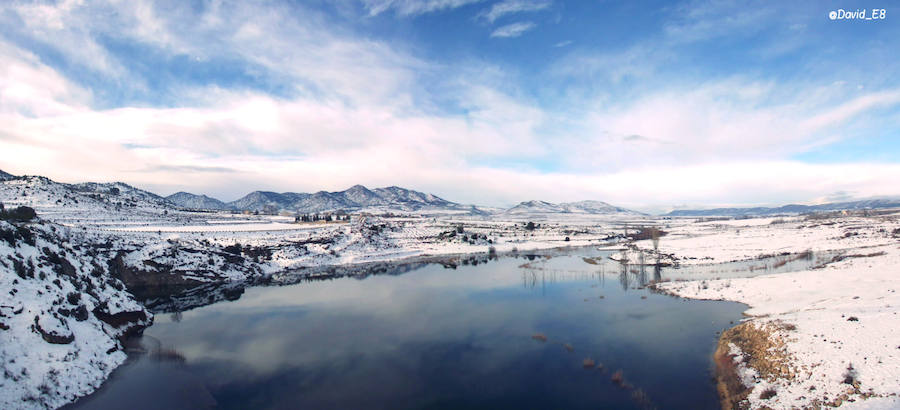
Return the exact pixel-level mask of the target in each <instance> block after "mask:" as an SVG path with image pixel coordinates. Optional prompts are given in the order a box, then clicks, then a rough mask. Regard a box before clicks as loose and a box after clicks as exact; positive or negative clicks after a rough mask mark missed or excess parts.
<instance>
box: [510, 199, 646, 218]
mask: <svg viewBox="0 0 900 410" xmlns="http://www.w3.org/2000/svg"><path fill="white" fill-rule="evenodd" d="M505 213H507V214H513V215H522V214H557V213H566V214H590V215H613V214H632V215H640V213H639V212H635V211H631V210H628V209H625V208H620V207H617V206H613V205H610V204H608V203H606V202H602V201H579V202H564V203H560V204H554V203H552V202H547V201H536V200H532V201H525V202H521V203H519V204H518V205H516V206H514V207H512V208H509V209H507V210H506V211H505Z"/></svg>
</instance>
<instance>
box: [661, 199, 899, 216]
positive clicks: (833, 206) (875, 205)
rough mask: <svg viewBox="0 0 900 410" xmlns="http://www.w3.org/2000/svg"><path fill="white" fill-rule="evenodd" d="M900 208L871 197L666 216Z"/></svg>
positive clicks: (893, 202) (895, 202)
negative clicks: (823, 202)
mask: <svg viewBox="0 0 900 410" xmlns="http://www.w3.org/2000/svg"><path fill="white" fill-rule="evenodd" d="M880 208H900V199H869V200H863V201H851V202H834V203H828V204H821V205H797V204H791V205H784V206H779V207H776V208H766V207H754V208H713V209H678V210H674V211H672V212H669V213H667V214H665V215H666V216H766V215H796V214H805V213H812V212H830V211H842V210H856V209H880Z"/></svg>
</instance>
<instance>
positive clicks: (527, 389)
mask: <svg viewBox="0 0 900 410" xmlns="http://www.w3.org/2000/svg"><path fill="white" fill-rule="evenodd" d="M606 255H607V254H606V253H602V252H599V251H596V250H587V249H582V250H574V251H571V252H570V253H569V254H567V255H564V256H554V257H553V258H550V259H546V258H545V257H542V256H539V257H535V258H533V259H532V260H529V259H526V258H512V257H509V258H501V259H499V260H495V261H491V262H490V263H482V264H478V265H477V266H472V265H471V264H470V265H460V266H458V267H457V268H455V269H449V268H447V267H445V266H442V265H439V264H432V265H426V266H423V267H420V268H418V269H415V270H412V271H409V272H406V273H403V274H399V275H389V274H382V275H372V276H367V277H365V278H362V279H358V278H339V279H333V280H326V281H315V282H305V283H299V284H294V285H287V286H266V287H253V288H248V289H247V290H246V291H245V292H244V293H243V295H241V296H240V298H239V299H237V300H235V301H224V302H218V303H214V304H211V305H208V306H204V307H200V308H197V309H193V310H190V311H187V312H182V313H174V314H169V313H163V314H157V315H156V319H155V323H154V325H153V326H151V327H149V328H148V329H147V330H146V331H145V333H144V337H143V339H142V340H141V341H140V343H141V344H142V345H143V347H144V348H145V349H146V350H147V353H146V354H136V355H132V357H131V359H130V361H129V363H128V364H126V365H124V366H122V367H120V368H119V369H117V370H116V371H115V372H114V373H113V376H112V377H111V378H110V379H109V380H108V381H107V382H106V383H105V384H104V386H103V387H102V388H101V389H100V390H98V392H97V393H95V394H93V395H91V396H89V397H87V398H84V399H82V400H80V401H79V402H78V403H76V405H75V406H73V407H76V408H86V409H93V408H104V409H105V408H131V409H139V408H167V409H179V408H235V409H248V408H254V409H255V408H309V409H318V408H335V409H348V408H390V409H395V408H491V409H494V408H593V409H596V408H615V409H628V408H653V407H656V408H690V409H702V408H718V399H717V396H716V392H715V388H714V385H713V382H712V381H711V377H712V362H711V355H712V352H713V349H714V347H715V343H716V339H717V334H716V332H717V331H721V330H722V329H724V328H727V327H730V326H731V322H735V323H736V322H737V321H738V320H739V319H740V317H741V312H742V311H743V310H744V308H745V307H744V306H743V305H739V304H735V303H726V302H708V301H688V300H682V299H676V298H672V297H669V296H664V295H658V294H653V293H651V292H649V291H648V290H645V289H640V288H639V287H640V284H641V283H642V281H645V280H646V279H647V276H648V275H649V276H651V277H652V275H653V272H652V271H651V272H647V271H645V270H643V269H634V268H627V269H626V268H624V267H623V268H622V269H620V270H616V269H614V268H613V267H611V266H610V265H609V264H605V263H603V264H600V265H592V264H589V263H586V262H585V261H584V259H583V258H584V257H598V256H599V257H601V258H603V257H604V256H606ZM613 266H614V265H613ZM650 269H651V270H652V268H650ZM657 274H658V273H657ZM636 287H638V288H636ZM539 334H540V335H543V336H545V337H546V340H543V337H541V336H539ZM585 359H590V360H592V361H593V362H594V365H593V366H590V368H586V367H585ZM619 370H620V371H621V375H622V380H621V382H619V383H615V382H613V381H612V378H613V375H614V374H615V372H616V371H619Z"/></svg>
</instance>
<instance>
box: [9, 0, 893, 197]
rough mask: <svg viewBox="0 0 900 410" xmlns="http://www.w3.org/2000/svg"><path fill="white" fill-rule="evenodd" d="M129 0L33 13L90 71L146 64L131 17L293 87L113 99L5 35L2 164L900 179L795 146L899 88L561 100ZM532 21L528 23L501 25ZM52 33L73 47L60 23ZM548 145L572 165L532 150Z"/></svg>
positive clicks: (332, 180)
mask: <svg viewBox="0 0 900 410" xmlns="http://www.w3.org/2000/svg"><path fill="white" fill-rule="evenodd" d="M17 4H18V3H17ZM98 4H99V5H98ZM123 4H124V3H111V5H104V4H103V3H91V4H85V5H79V4H78V3H71V4H70V3H66V4H64V5H65V7H59V8H58V9H54V8H52V7H51V8H49V9H38V10H37V11H23V13H25V14H28V13H31V14H33V15H34V16H32V17H29V18H30V19H31V20H29V21H30V22H31V23H30V24H31V25H32V26H33V30H32V31H33V33H32V34H34V35H35V36H38V37H40V38H43V39H45V40H48V41H49V40H51V39H55V38H57V37H59V38H65V35H68V34H73V35H75V36H76V37H75V38H76V39H77V40H72V41H86V42H88V43H90V44H88V43H85V44H88V45H87V46H86V47H85V48H84V49H81V50H79V49H77V47H76V49H73V50H68V51H66V50H61V52H68V53H71V54H65V55H69V56H70V57H71V58H72V59H73V61H78V62H80V63H82V64H85V65H91V64H97V65H96V66H92V67H93V68H94V69H96V70H97V71H100V72H105V71H104V70H107V69H111V70H112V72H116V73H120V74H121V73H124V74H121V75H122V76H123V78H124V77H129V76H130V75H131V74H129V73H128V70H127V67H126V66H125V65H123V64H122V63H121V62H119V61H118V60H117V59H116V58H114V57H112V55H111V54H110V53H108V52H107V50H106V49H105V48H103V47H102V46H101V45H100V44H99V43H97V42H95V41H94V38H95V34H97V33H105V34H107V35H109V34H112V33H114V32H116V31H117V30H118V31H120V32H121V35H123V36H125V37H126V38H127V39H130V40H129V41H136V42H140V43H141V44H150V45H152V47H154V50H157V51H160V52H162V53H164V54H166V55H170V56H175V55H190V56H195V57H197V58H202V59H215V58H222V59H230V60H233V61H238V62H240V63H245V64H248V65H250V66H253V67H258V68H259V69H260V70H264V73H262V74H261V75H263V74H264V75H266V76H270V77H272V78H274V79H277V80H280V81H282V82H283V83H284V84H289V85H291V86H293V87H294V88H295V89H294V90H292V92H290V93H287V94H288V95H287V96H282V97H275V96H271V95H266V94H265V93H263V92H257V91H247V90H230V89H221V88H217V87H200V88H197V87H191V86H186V85H177V86H174V87H173V88H172V89H168V90H165V91H166V92H170V93H172V94H174V95H176V96H177V98H178V100H179V105H178V106H177V107H171V108H155V107H146V106H144V107H123V108H118V109H98V108H96V106H95V104H94V101H93V99H94V98H95V97H94V96H93V95H92V93H91V91H90V90H85V89H83V88H82V87H80V86H78V85H76V84H75V83H74V82H72V81H70V80H69V79H67V78H66V77H65V76H64V75H62V74H61V73H59V72H57V71H56V70H54V69H53V68H51V67H49V66H48V65H46V64H44V63H42V62H41V61H40V60H39V59H38V58H37V57H36V56H35V55H34V54H32V53H30V52H28V51H25V50H22V49H20V48H17V47H15V46H13V45H11V44H9V43H6V42H3V41H0V124H2V125H0V152H4V153H13V155H4V156H3V158H2V159H0V161H2V163H0V169H3V170H5V171H9V172H13V173H28V174H43V175H47V176H50V177H52V178H56V179H60V180H63V181H69V182H76V181H83V180H124V181H126V182H129V183H134V184H137V185H139V186H143V187H147V188H150V189H154V190H157V191H159V192H160V193H164V194H165V193H171V192H175V191H178V190H189V191H196V192H203V193H208V194H213V195H216V196H219V197H221V198H222V199H226V200H228V199H234V198H236V197H238V196H240V195H243V194H245V193H246V192H247V191H249V190H252V189H271V190H277V191H289V190H290V191H317V190H320V189H330V190H336V189H344V188H347V187H349V186H351V185H353V184H356V183H363V184H366V185H370V186H373V185H374V186H384V185H402V186H409V187H411V188H414V189H420V190H425V191H430V192H433V193H436V194H438V195H441V196H444V197H446V198H447V199H450V200H455V201H462V202H472V203H479V204H488V205H503V204H510V203H514V202H518V201H521V200H525V199H531V198H538V199H546V200H551V201H567V200H580V199H601V200H607V201H610V202H613V203H619V204H623V205H642V206H652V207H664V206H665V205H666V204H671V203H708V204H749V203H757V202H772V203H774V202H782V201H797V202H802V201H804V200H808V199H810V198H819V197H826V196H828V195H832V194H833V193H834V192H839V191H845V192H853V193H854V195H858V196H870V195H881V194H898V193H900V192H898V188H896V183H895V182H894V181H896V180H897V178H898V177H900V166H898V165H895V164H877V163H871V164H865V163H842V164H821V165H814V164H804V163H802V162H799V161H791V160H787V159H785V158H791V157H792V156H793V155H795V154H797V153H801V152H803V151H804V150H807V149H809V147H812V146H816V145H821V144H827V143H830V142H833V141H837V140H840V139H841V138H846V136H845V135H843V134H842V131H844V130H845V129H847V127H848V126H849V125H852V124H854V122H856V121H859V119H860V118H864V117H865V116H866V115H868V114H869V113H872V112H875V111H878V110H884V109H890V108H894V107H897V105H900V90H896V89H893V90H892V89H880V91H874V92H865V91H860V90H856V89H855V88H854V89H852V90H851V89H850V88H851V87H842V86H836V85H831V84H828V85H826V86H816V85H814V84H813V85H810V84H791V85H790V86H786V85H785V84H780V83H777V82H775V81H765V80H757V79H753V78H742V77H735V78H729V79H712V80H703V81H691V80H687V79H686V80H684V81H683V82H681V83H672V84H663V85H661V86H659V87H654V88H638V87H634V88H633V90H632V91H631V92H630V93H628V94H620V95H615V96H612V95H609V94H604V93H594V94H590V93H585V94H584V95H579V96H578V98H572V99H567V100H566V101H565V104H564V106H563V107H562V108H561V109H553V108H547V107H544V106H542V105H541V104H540V102H539V101H535V100H534V99H533V97H532V98H529V97H528V93H524V92H519V91H518V90H517V87H516V84H515V83H511V81H510V80H508V78H509V77H510V75H509V73H507V72H504V71H503V70H502V69H500V68H497V67H495V66H490V65H487V64H484V63H483V62H481V61H462V62H459V63H458V65H453V66H441V65H438V64H434V63H430V62H428V61H423V60H421V59H419V58H417V57H416V56H415V55H413V54H411V53H410V52H408V51H407V50H404V49H403V48H402V46H400V45H398V44H387V43H383V42H378V41H374V40H370V39H365V38H358V37H355V36H353V35H352V34H348V33H346V32H342V31H340V30H339V29H336V28H334V27H332V26H331V25H330V22H329V20H327V19H326V18H325V17H323V16H321V15H319V14H317V13H315V12H312V11H307V10H303V9H300V10H291V12H288V11H287V10H283V9H279V8H278V7H280V6H270V7H258V5H257V4H247V3H238V4H222V5H218V3H210V6H209V7H207V8H206V9H205V10H204V11H203V12H202V13H200V14H192V13H193V12H191V11H190V10H188V9H178V10H175V11H165V10H162V9H160V8H153V6H154V4H152V3H146V5H145V6H146V7H150V8H149V9H148V8H146V7H145V6H142V7H136V8H132V7H130V6H127V5H123ZM372 4H375V3H372ZM379 4H381V3H379ZM412 4H413V2H408V3H407V2H390V4H388V7H389V8H394V9H395V10H396V12H397V13H398V14H401V15H402V14H403V13H405V11H404V10H406V11H409V13H411V14H410V15H412V14H414V13H413V12H412V11H413V10H426V9H428V8H427V7H426V8H422V7H424V6H422V4H425V3H421V4H420V3H418V2H417V3H416V4H419V5H418V6H415V7H414V6H412ZM428 4H430V6H429V7H439V6H440V7H451V6H452V5H453V4H462V3H460V2H428ZM441 5H444V6H441ZM46 7H50V6H46ZM117 7H121V10H122V11H121V12H117V10H119V8H117ZM404 7H405V8H404ZM416 7H419V8H416ZM29 10H30V9H29ZM385 10H386V9H385ZM429 10H438V8H433V9H429ZM383 11H384V10H382V11H380V12H383ZM370 12H371V10H370ZM104 13H108V14H104ZM96 14H102V15H106V16H107V17H108V19H106V20H104V21H101V22H96V21H94V20H96V18H92V17H90V16H92V15H96ZM185 21H192V22H195V23H194V24H183V23H184V22H185ZM517 25H518V26H517ZM513 26H515V27H513ZM534 27H535V25H534V24H533V23H516V24H512V25H509V26H504V27H501V28H499V29H497V31H495V33H494V35H492V36H496V37H504V36H506V37H513V36H517V35H521V34H522V33H524V32H526V31H528V30H530V29H533V28H534ZM504 30H505V31H504ZM91 42H93V43H91ZM56 46H57V47H59V48H61V49H62V48H68V47H70V46H72V44H70V43H69V42H68V40H65V39H63V40H61V41H60V42H59V43H58V44H57V45H56ZM578 51H579V50H573V52H572V54H571V55H570V56H569V57H568V59H567V60H566V61H567V63H576V62H581V63H584V64H581V65H577V64H575V65H572V66H578V67H581V68H579V69H578V70H583V71H579V72H572V71H570V72H566V73H564V74H566V75H573V76H595V75H601V74H602V75H606V76H610V77H611V78H613V79H616V81H622V80H624V79H634V78H645V77H647V76H650V75H651V74H652V73H653V71H652V70H653V69H652V68H650V69H648V70H649V71H647V72H645V73H642V72H640V71H639V69H638V68H635V67H640V66H641V65H642V63H644V59H645V58H649V56H652V55H654V53H655V50H653V49H651V48H632V49H629V50H627V51H625V52H622V53H620V54H616V55H606V56H594V57H590V56H587V57H585V56H580V55H579V54H578ZM91 56H101V57H102V58H100V61H94V60H92V57H91ZM658 58H662V59H663V61H664V58H666V57H658ZM659 61H660V60H656V62H657V63H658V62H659ZM621 67H626V68H621ZM628 67H630V68H628ZM618 69H620V70H622V71H616V70H618ZM123 70H124V71H123ZM636 70H637V71H636ZM117 78H118V77H117ZM434 78H439V81H430V82H429V83H428V86H429V87H434V88H437V89H438V90H439V93H440V97H441V98H442V99H445V100H448V101H451V102H452V104H453V106H454V107H456V108H458V109H459V110H458V112H452V113H448V112H447V111H443V110H441V109H439V107H436V106H437V105H438V104H436V103H434V102H433V99H432V98H431V96H429V95H424V93H425V92H426V91H424V88H425V87H424V86H423V83H425V82H426V81H424V80H423V79H429V80H432V79H434ZM140 80H141V79H140V78H137V81H140ZM121 81H122V80H120V79H116V80H113V81H112V84H113V85H116V84H119V83H120V82H121ZM613 97H615V98H613ZM561 124H562V125H561ZM546 160H549V161H551V162H556V163H558V164H560V165H559V166H557V167H555V170H548V169H536V168H537V167H538V166H537V165H529V164H537V163H540V162H541V161H546ZM511 162H517V163H524V164H525V165H524V166H522V167H513V166H510V165H509V163H511ZM551 168H554V167H551Z"/></svg>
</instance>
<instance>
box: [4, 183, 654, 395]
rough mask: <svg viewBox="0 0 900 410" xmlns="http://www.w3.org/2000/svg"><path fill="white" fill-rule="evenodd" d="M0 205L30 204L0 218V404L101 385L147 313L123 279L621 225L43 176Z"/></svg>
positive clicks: (611, 230) (441, 248)
mask: <svg viewBox="0 0 900 410" xmlns="http://www.w3.org/2000/svg"><path fill="white" fill-rule="evenodd" d="M0 203H2V204H4V206H5V207H6V208H7V209H11V208H13V207H17V206H28V207H32V208H34V209H35V210H36V211H37V214H38V219H37V220H34V221H29V222H13V223H9V222H0V231H2V232H4V234H3V238H4V239H3V240H0V285H2V289H3V290H4V292H3V293H2V295H0V362H2V367H3V371H4V377H3V378H2V380H0V408H44V407H47V408H54V407H59V406H61V405H63V404H65V403H68V402H71V401H72V400H74V399H76V398H77V397H79V396H83V395H85V394H89V393H90V392H92V391H93V390H95V389H96V388H97V387H98V386H100V384H101V383H102V382H103V380H105V378H106V377H108V375H109V373H110V372H111V371H112V370H113V369H114V368H115V367H116V366H118V365H119V364H121V363H122V362H123V361H124V359H125V354H124V353H123V352H122V350H123V345H122V342H121V341H120V340H119V337H120V336H122V334H123V333H124V332H126V330H127V329H128V328H129V326H130V325H133V324H138V325H140V324H144V325H145V324H148V323H149V322H150V320H152V315H150V314H149V312H147V311H146V310H145V308H144V307H143V306H141V305H140V303H138V302H137V301H136V299H135V297H134V296H133V295H132V293H129V292H128V291H126V290H125V287H126V286H128V287H129V289H130V290H132V292H134V291H135V290H136V289H144V290H145V291H146V290H148V289H149V292H150V293H151V294H153V292H154V289H157V288H165V287H166V286H176V287H177V286H197V285H201V284H204V283H231V282H238V281H242V280H246V279H253V278H259V277H264V276H266V275H272V274H275V273H283V272H285V271H287V270H293V271H295V272H296V273H299V274H303V271H304V270H305V269H309V268H318V267H323V266H329V265H338V264H342V265H347V264H357V263H370V262H386V261H393V260H397V259H402V258H409V257H425V256H436V255H449V254H464V253H485V254H487V253H489V252H506V251H513V250H519V251H529V250H537V249H547V248H556V247H563V246H580V245H587V244H598V245H600V244H606V243H609V242H615V241H618V240H619V238H616V235H617V232H618V231H619V227H618V224H620V223H622V221H621V220H620V219H617V218H615V217H610V216H604V215H583V214H582V215H578V216H577V217H576V218H570V217H564V216H563V217H554V216H552V215H550V216H548V215H527V214H525V215H522V214H516V215H508V216H501V217H489V216H485V215H484V214H483V213H465V212H459V211H449V212H437V211H434V210H432V211H429V212H428V213H423V214H415V213H410V212H404V211H402V210H393V211H390V210H388V211H385V210H384V209H378V210H373V211H377V213H373V212H359V213H356V214H354V215H353V217H352V220H351V221H350V222H343V221H342V222H331V223H322V222H319V223H299V224H298V223H294V222H293V221H294V218H293V217H290V216H267V215H245V214H235V213H231V212H224V211H222V212H198V211H191V210H185V209H179V208H177V207H174V206H172V204H170V203H167V202H166V201H165V200H164V199H163V198H161V197H158V196H156V195H154V194H151V193H148V192H145V191H141V190H138V189H135V188H133V187H130V186H128V185H126V184H119V183H116V184H79V185H66V184H59V183H56V182H53V181H51V180H49V179H46V178H42V177H24V178H15V179H11V180H6V181H0ZM629 218H631V219H634V220H632V221H631V222H632V223H636V222H635V221H638V222H639V221H644V220H645V218H644V217H641V216H629ZM530 221H533V222H535V223H536V224H537V226H536V227H535V228H533V229H531V228H530V227H529V226H528V225H527V223H528V222H530ZM30 238H33V239H30ZM63 261H65V262H63ZM119 313H122V315H124V316H122V315H119V316H117V314H119ZM125 319H128V320H125ZM119 322H128V323H119Z"/></svg>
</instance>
